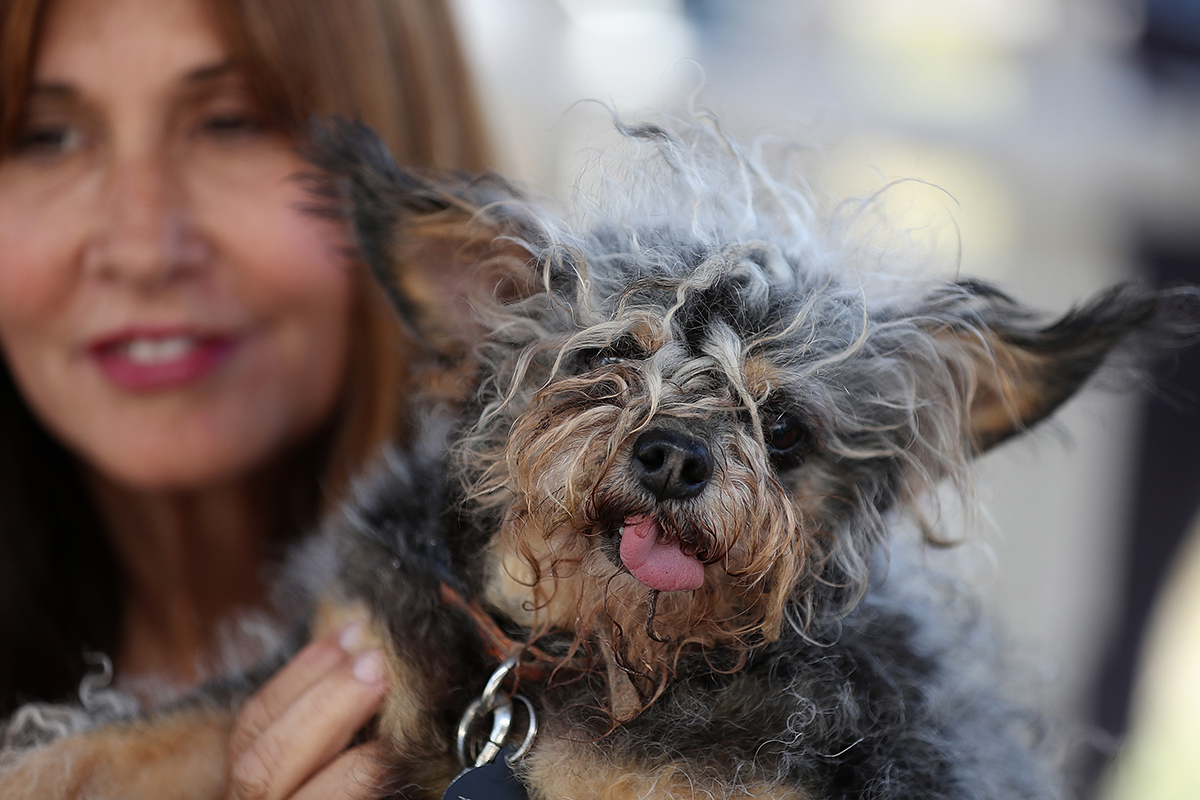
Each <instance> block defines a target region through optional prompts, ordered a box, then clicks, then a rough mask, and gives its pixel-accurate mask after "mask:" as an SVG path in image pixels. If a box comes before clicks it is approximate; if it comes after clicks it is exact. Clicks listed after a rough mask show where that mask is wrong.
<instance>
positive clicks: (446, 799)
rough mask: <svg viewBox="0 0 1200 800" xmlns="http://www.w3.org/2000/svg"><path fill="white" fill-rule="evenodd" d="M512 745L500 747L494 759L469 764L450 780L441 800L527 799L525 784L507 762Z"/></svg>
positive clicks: (511, 751)
mask: <svg viewBox="0 0 1200 800" xmlns="http://www.w3.org/2000/svg"><path fill="white" fill-rule="evenodd" d="M512 753H513V748H511V747H506V748H504V749H503V750H501V751H500V755H499V756H498V757H497V758H496V760H495V761H492V762H491V763H489V764H484V765H483V766H481V767H468V768H467V769H465V770H463V771H462V772H461V773H459V776H458V777H457V778H455V779H454V780H453V781H451V783H450V788H448V789H446V793H445V794H443V795H442V800H529V794H528V793H527V792H526V791H525V786H524V784H522V783H521V781H520V780H518V778H517V776H516V775H514V774H513V771H512V767H510V766H509V765H508V759H509V756H511V755H512Z"/></svg>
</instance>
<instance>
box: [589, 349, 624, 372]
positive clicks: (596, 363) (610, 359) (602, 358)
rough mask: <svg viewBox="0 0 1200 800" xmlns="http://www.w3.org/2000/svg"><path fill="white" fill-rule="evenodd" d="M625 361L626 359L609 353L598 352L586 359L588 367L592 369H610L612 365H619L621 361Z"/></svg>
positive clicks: (606, 351)
mask: <svg viewBox="0 0 1200 800" xmlns="http://www.w3.org/2000/svg"><path fill="white" fill-rule="evenodd" d="M626 360H628V359H626V358H624V357H622V356H619V355H617V354H616V353H613V352H611V351H608V350H600V351H599V352H597V353H596V354H595V355H593V356H592V357H591V358H590V359H588V366H589V367H591V368H592V369H599V368H600V367H611V366H612V365H614V364H620V363H621V362H622V361H626Z"/></svg>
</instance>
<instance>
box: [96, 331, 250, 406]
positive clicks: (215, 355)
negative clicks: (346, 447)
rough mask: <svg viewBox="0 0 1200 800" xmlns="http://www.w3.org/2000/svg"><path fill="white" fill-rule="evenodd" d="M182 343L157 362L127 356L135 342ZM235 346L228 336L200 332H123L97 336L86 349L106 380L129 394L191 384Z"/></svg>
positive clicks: (221, 360) (231, 337)
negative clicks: (176, 341) (182, 342)
mask: <svg viewBox="0 0 1200 800" xmlns="http://www.w3.org/2000/svg"><path fill="white" fill-rule="evenodd" d="M169 340H184V341H186V342H187V346H186V347H185V348H184V349H183V350H182V351H181V352H180V353H179V354H178V355H171V356H169V357H167V358H162V359H157V360H151V361H146V360H138V359H135V358H132V357H131V355H130V352H129V350H130V345H131V344H132V343H134V342H142V343H145V342H150V343H158V344H161V343H163V342H166V341H169ZM236 345H237V340H236V338H235V337H233V336H231V335H227V334H213V333H199V332H196V331H193V330H186V329H161V328H155V329H137V330H133V329H131V330H125V331H121V332H118V333H114V334H109V335H106V336H102V337H98V338H96V339H94V340H93V341H92V342H91V343H90V344H89V345H88V346H87V354H88V356H89V357H90V358H92V359H93V360H94V362H95V363H96V365H97V366H98V367H99V368H100V371H101V372H102V373H103V374H104V376H105V377H106V378H108V380H109V381H111V382H112V383H113V384H115V385H116V386H118V387H119V388H121V389H125V390H126V391H130V392H155V391H167V390H170V389H177V388H181V387H183V386H187V385H188V384H191V383H194V382H195V381H198V380H200V379H201V378H203V377H205V376H206V375H209V374H210V373H212V372H213V371H215V370H216V369H217V367H219V366H220V365H221V364H222V363H223V362H224V361H225V360H226V359H227V358H228V356H229V355H230V354H231V353H232V352H233V350H234V348H235V347H236Z"/></svg>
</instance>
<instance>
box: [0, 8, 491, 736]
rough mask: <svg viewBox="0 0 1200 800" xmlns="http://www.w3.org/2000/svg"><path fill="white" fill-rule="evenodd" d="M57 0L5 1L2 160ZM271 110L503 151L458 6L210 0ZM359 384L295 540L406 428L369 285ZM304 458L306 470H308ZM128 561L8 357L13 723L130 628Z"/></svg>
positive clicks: (292, 117) (459, 160) (402, 382)
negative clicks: (20, 709)
mask: <svg viewBox="0 0 1200 800" xmlns="http://www.w3.org/2000/svg"><path fill="white" fill-rule="evenodd" d="M51 2H52V0H0V158H2V157H3V154H4V153H6V152H8V151H9V149H10V148H11V146H12V145H13V143H14V142H15V140H16V137H17V136H18V135H19V132H20V127H21V125H22V123H23V119H24V114H25V109H26V104H27V101H28V95H29V88H30V81H31V77H32V72H33V65H34V63H35V59H36V57H37V45H38V41H39V36H40V27H41V24H42V21H43V19H44V17H45V15H46V11H47V8H48V6H49V5H50V3H51ZM206 2H207V3H208V4H209V7H210V9H211V12H212V15H213V20H214V23H215V25H216V27H217V30H218V31H220V33H221V34H222V36H223V37H224V39H225V42H226V44H227V46H228V47H229V49H230V52H231V54H232V56H233V58H234V59H235V60H236V61H237V62H238V63H239V64H240V65H241V66H242V68H243V71H244V74H245V75H246V78H247V80H248V82H249V83H250V87H251V90H252V91H253V92H254V93H255V95H256V97H257V99H258V101H259V102H260V103H261V105H262V107H263V109H264V110H265V111H266V112H267V113H268V114H270V115H272V116H273V118H274V119H275V121H276V123H277V124H278V125H280V126H281V127H282V128H284V129H285V130H288V131H291V132H292V133H293V134H294V135H295V136H296V137H297V138H298V139H299V138H300V137H302V136H303V131H304V130H306V128H307V126H308V124H309V121H310V119H311V118H312V117H313V115H315V114H317V115H319V114H339V115H342V116H347V117H351V118H356V119H361V120H363V121H365V122H367V123H368V124H370V125H371V126H372V127H374V128H375V129H376V130H377V131H379V133H380V134H381V135H382V137H383V138H384V140H385V141H386V142H387V143H388V144H389V146H390V147H391V148H392V152H393V153H394V154H395V155H396V158H397V160H398V161H400V162H401V163H406V164H410V165H414V166H429V167H444V168H464V169H471V170H477V169H482V168H484V167H486V166H487V165H488V164H489V161H490V154H489V151H488V148H487V144H486V136H485V135H484V129H483V124H482V120H481V117H480V114H479V111H478V108H477V106H476V103H475V98H474V95H473V92H472V88H471V85H470V81H469V79H468V74H467V69H466V66H465V64H464V62H463V58H462V54H461V52H460V51H459V48H458V43H457V38H456V35H455V28H454V21H453V19H452V16H451V13H450V11H449V9H448V8H447V3H446V2H443V0H206ZM355 302H356V303H357V305H358V307H357V308H356V309H355V313H354V314H353V317H352V319H353V320H354V322H353V326H354V329H353V331H352V337H351V338H352V342H353V349H352V353H351V359H350V369H349V377H348V380H347V383H346V387H345V390H344V394H343V398H342V403H341V406H340V408H339V411H338V414H337V415H336V418H335V419H334V420H332V421H331V422H330V424H329V425H328V426H327V427H326V429H325V430H324V431H322V433H321V435H320V436H319V437H318V441H314V442H310V443H307V444H306V445H305V446H304V447H303V448H301V450H302V451H303V452H302V454H301V456H302V457H297V458H295V459H293V467H294V469H293V471H294V472H298V473H299V474H297V475H294V476H293V477H292V478H291V479H290V481H289V485H287V486H284V487H281V492H282V494H281V495H280V498H279V504H280V505H281V506H282V507H284V508H286V509H288V520H287V521H286V523H285V524H286V527H287V528H288V529H289V530H287V531H286V532H285V537H286V535H292V536H294V535H295V534H296V533H298V532H299V531H301V530H302V529H304V528H305V527H308V526H311V525H312V524H313V523H314V522H315V519H316V516H317V515H318V514H319V513H320V512H321V511H322V510H323V509H327V508H328V507H329V505H331V504H333V503H336V502H337V499H338V498H339V496H340V495H341V494H342V493H343V491H344V490H345V488H346V486H347V484H348V482H349V480H350V479H351V478H352V477H353V475H354V474H355V473H356V472H357V471H358V470H360V469H361V468H362V467H363V466H364V465H365V464H366V463H367V462H369V461H370V460H371V459H372V458H373V457H374V455H375V454H376V452H377V450H378V448H379V447H380V446H381V445H382V444H383V443H384V442H387V441H390V440H393V439H395V438H397V437H400V436H402V435H403V431H402V427H403V424H404V420H403V418H404V414H403V409H404V398H405V395H406V390H407V383H408V373H407V364H408V360H409V358H408V357H409V356H410V355H411V353H412V350H413V346H412V345H411V343H408V342H407V341H406V339H405V337H404V335H403V333H402V331H401V329H400V326H399V325H398V324H397V323H396V321H395V319H394V317H393V316H392V313H391V311H390V309H389V308H388V306H387V304H386V302H384V301H383V300H382V298H381V296H380V295H379V293H377V292H376V290H375V287H374V286H373V285H372V284H371V282H370V281H369V280H367V279H366V278H365V277H363V278H361V279H360V281H359V291H358V294H357V298H356V301H355ZM297 465H299V466H298V467H297ZM120 575H121V573H120V567H119V565H118V564H117V562H116V560H115V558H114V556H113V554H112V552H111V550H110V548H109V546H108V544H107V541H106V539H105V536H104V535H103V531H102V527H101V525H100V523H99V520H98V519H97V517H96V514H95V513H94V511H93V510H92V508H91V504H90V502H89V499H88V496H87V493H86V492H85V490H84V489H83V487H82V482H81V480H80V479H79V476H78V470H77V468H76V466H75V462H74V459H73V458H72V457H71V456H70V455H69V454H68V453H66V452H65V451H64V450H63V448H62V447H61V445H60V444H59V443H58V442H57V441H55V440H54V438H53V437H51V436H50V435H48V434H47V433H46V432H45V430H44V429H43V428H42V427H41V426H40V425H39V424H38V422H37V421H36V419H35V418H34V416H33V415H32V414H31V413H30V412H29V409H28V407H27V406H26V405H25V403H24V401H23V400H22V398H21V396H20V394H19V392H18V390H17V389H16V387H15V385H14V384H13V381H12V380H11V376H10V375H9V374H8V371H7V368H6V367H5V366H4V364H3V363H2V361H0V716H4V715H7V714H8V713H9V712H10V711H11V710H12V709H13V708H14V707H15V706H16V705H18V704H19V703H21V702H25V701H29V700H57V699H61V698H63V697H65V696H67V695H69V694H71V693H72V692H73V691H74V690H75V689H76V687H77V686H78V683H79V680H80V678H81V677H82V676H83V674H84V672H85V671H86V664H85V662H84V660H83V652H84V650H97V651H102V652H107V653H112V652H114V650H115V649H116V645H117V642H118V640H119V637H120V603H121V600H120V594H121V591H120V585H121V577H120Z"/></svg>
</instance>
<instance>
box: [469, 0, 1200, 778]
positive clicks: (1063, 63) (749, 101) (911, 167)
mask: <svg viewBox="0 0 1200 800" xmlns="http://www.w3.org/2000/svg"><path fill="white" fill-rule="evenodd" d="M455 3H456V6H457V10H458V13H459V18H460V24H461V26H462V28H463V33H464V36H465V39H466V46H467V50H468V53H469V55H470V57H471V58H472V59H473V61H474V68H475V70H476V75H477V81H478V85H479V86H480V90H481V94H482V97H483V101H484V105H485V108H486V109H487V111H488V113H489V115H490V122H491V124H492V127H493V130H494V131H495V133H496V144H497V146H498V150H499V155H500V164H501V165H502V167H503V168H504V169H505V170H506V171H507V172H509V173H510V174H513V175H515V176H516V177H518V178H520V179H522V180H523V181H525V182H526V183H528V184H531V185H532V186H533V187H535V188H537V189H539V190H541V191H543V192H546V193H549V194H552V195H556V196H559V197H562V196H564V195H565V194H566V193H567V190H568V188H569V187H570V186H571V185H572V183H573V181H574V180H575V178H576V174H577V171H578V169H579V164H580V161H579V153H580V151H581V149H582V148H584V147H585V146H587V145H589V144H591V143H592V141H593V136H594V135H595V134H594V131H595V130H596V129H598V128H602V127H603V124H602V118H603V112H602V111H601V110H600V109H599V108H596V107H590V108H588V107H584V108H577V109H575V110H573V111H572V112H571V113H570V114H569V115H566V116H564V113H565V112H566V111H567V109H568V108H569V107H570V106H571V105H572V104H573V103H575V102H576V101H578V100H580V99H582V98H599V99H602V100H605V101H607V102H610V103H612V104H613V105H615V106H616V107H617V108H618V109H619V110H621V111H622V112H624V113H626V114H636V112H637V111H639V110H641V109H646V108H662V107H668V108H670V107H675V108H677V107H678V106H679V103H680V102H681V98H686V97H687V95H688V94H689V93H690V92H691V91H693V90H694V89H695V88H697V87H698V86H699V85H700V84H701V83H703V86H704V88H703V91H702V94H701V95H700V100H699V102H700V104H701V105H703V106H705V107H708V108H711V109H713V110H714V111H716V112H717V114H718V115H719V117H720V118H721V120H722V122H723V124H724V126H725V127H726V128H727V129H728V130H730V131H732V132H733V133H734V134H735V135H737V136H738V137H741V138H746V137H751V136H755V135H760V134H773V135H780V136H783V137H787V138H791V139H796V140H798V141H801V142H802V143H803V144H805V145H807V146H809V147H812V148H813V149H814V151H816V152H818V153H819V158H818V159H817V163H818V164H819V171H820V172H821V175H820V176H818V177H819V178H820V180H821V182H822V183H823V184H824V185H825V188H827V189H829V190H830V191H832V192H833V193H835V194H837V195H839V196H846V197H853V196H867V195H871V194H873V193H875V192H878V191H880V190H881V189H884V188H885V187H888V186H890V187H891V188H889V189H887V191H885V192H884V193H883V194H882V195H881V203H882V204H883V207H884V211H885V214H886V217H887V219H888V220H889V222H890V223H892V224H894V225H896V226H898V227H899V228H903V229H904V230H905V231H906V233H907V235H908V236H910V237H911V238H912V239H913V240H915V241H916V242H918V244H920V245H921V246H922V247H924V248H926V249H927V251H928V252H929V253H930V255H931V260H932V261H934V262H936V263H938V264H940V265H941V267H942V268H943V269H949V270H953V269H955V268H957V269H959V270H960V271H961V272H962V273H963V274H965V275H973V276H979V277H984V278H988V279H992V280H996V281H999V282H1001V283H1003V284H1004V285H1005V286H1006V287H1007V288H1008V289H1009V290H1011V291H1012V292H1013V293H1014V294H1015V295H1016V296H1017V297H1018V298H1020V299H1022V300H1024V301H1027V302H1029V303H1032V304H1034V305H1037V306H1040V307H1043V308H1047V309H1051V310H1057V311H1061V310H1064V309H1066V308H1067V307H1068V306H1070V305H1071V304H1072V303H1073V302H1076V301H1078V300H1080V299H1082V298H1083V297H1085V296H1086V295H1088V294H1090V293H1091V292H1094V291H1096V290H1098V289H1100V288H1101V287H1104V286H1106V285H1108V284H1110V283H1112V282H1114V281H1118V280H1122V279H1129V278H1137V279H1142V280H1146V281H1151V282H1157V283H1165V284H1175V283H1179V282H1181V281H1189V280H1198V279H1200V2H1197V0H1145V1H1144V2H1136V0H455ZM589 116H590V118H591V119H592V121H593V122H599V123H600V124H597V125H591V124H588V120H589ZM909 178H915V179H918V180H916V181H903V182H901V183H898V184H897V183H895V181H897V180H899V179H909ZM1157 372H1158V376H1157V380H1156V388H1155V389H1154V390H1153V391H1152V392H1150V393H1148V394H1147V395H1146V396H1139V395H1137V393H1125V394H1103V393H1093V394H1090V395H1088V396H1086V397H1084V398H1081V399H1078V400H1076V401H1074V402H1073V403H1072V404H1071V405H1070V406H1069V407H1068V408H1067V409H1066V410H1065V412H1064V413H1062V414H1061V415H1060V417H1059V421H1058V422H1057V423H1056V424H1054V425H1052V426H1048V427H1044V428H1042V429H1039V430H1038V431H1037V432H1036V434H1035V435H1034V436H1032V437H1028V438H1026V439H1024V440H1022V441H1020V442H1017V443H1014V444H1011V445H1007V446H1005V447H1002V448H1001V449H1000V450H999V451H998V452H995V453H992V454H990V455H988V456H987V457H986V458H985V459H983V460H982V462H981V464H980V467H979V484H980V486H981V495H980V504H981V510H980V512H979V513H978V514H976V515H975V517H974V518H973V522H972V528H973V531H972V533H971V536H970V540H969V542H968V543H967V545H966V546H965V547H964V548H962V555H961V556H960V561H961V563H962V564H964V565H966V566H965V568H966V569H967V570H968V571H969V573H970V575H971V578H972V580H973V582H974V583H975V584H976V585H977V586H978V587H979V591H980V592H981V593H982V595H983V596H984V598H985V602H986V603H987V604H988V605H989V606H991V607H992V608H993V609H994V610H995V611H996V612H997V613H998V614H999V615H1000V616H1001V617H1002V618H1003V620H1004V622H1005V625H1006V627H1007V630H1008V633H1009V634H1010V636H1011V637H1012V638H1013V640H1014V642H1015V643H1016V645H1017V647H1018V648H1019V649H1020V650H1021V651H1022V652H1024V653H1028V654H1029V657H1028V659H1027V660H1028V661H1030V662H1031V663H1032V664H1033V665H1034V668H1035V669H1036V670H1037V671H1038V672H1039V673H1040V675H1041V677H1042V678H1043V679H1045V680H1046V681H1047V683H1048V686H1049V687H1050V692H1051V693H1050V696H1049V699H1048V701H1047V702H1048V704H1049V705H1050V706H1051V707H1052V708H1053V709H1054V710H1055V711H1056V712H1057V713H1059V714H1062V715H1065V716H1066V717H1067V718H1068V719H1070V720H1073V721H1075V722H1076V723H1083V724H1081V725H1079V726H1078V728H1077V730H1078V731H1080V736H1081V737H1082V738H1084V739H1085V740H1086V742H1085V746H1084V747H1081V748H1077V749H1079V750H1080V751H1082V752H1093V753H1096V754H1099V755H1100V756H1103V755H1104V754H1107V753H1111V752H1113V750H1114V748H1115V747H1116V744H1117V742H1118V741H1119V737H1120V736H1122V735H1123V734H1124V733H1125V731H1126V729H1127V727H1128V725H1129V712H1128V709H1129V698H1130V694H1131V686H1132V684H1133V675H1134V672H1135V669H1136V668H1137V663H1138V653H1139V648H1140V646H1141V640H1142V636H1143V631H1144V629H1145V624H1146V620H1147V615H1148V614H1149V611H1150V608H1151V605H1152V603H1153V601H1154V598H1155V597H1156V596H1157V594H1158V592H1159V588H1160V585H1161V583H1162V582H1163V578H1164V575H1165V574H1167V572H1168V570H1169V565H1170V563H1171V560H1172V557H1173V555H1174V553H1175V552H1176V550H1177V547H1178V542H1179V541H1180V540H1181V538H1182V537H1183V536H1184V534H1185V531H1186V530H1187V529H1188V527H1189V522H1190V520H1191V518H1192V517H1193V515H1194V513H1195V511H1196V505H1197V501H1198V499H1200V430H1198V423H1197V413H1196V409H1197V394H1198V393H1200V386H1198V385H1197V384H1198V380H1200V363H1197V362H1196V360H1195V357H1194V356H1192V357H1190V358H1189V356H1188V355H1186V354H1185V355H1184V356H1182V357H1177V358H1174V359H1168V360H1167V362H1165V363H1164V364H1163V365H1161V366H1160V368H1159V369H1158V370H1157ZM1195 679H1196V680H1195V683H1197V684H1200V667H1197V671H1196V672H1195ZM1193 719H1195V718H1193ZM1193 725H1194V726H1195V725H1200V723H1193ZM1101 760H1102V759H1101V758H1100V757H1097V758H1095V759H1092V760H1091V761H1088V763H1083V764H1081V767H1080V768H1081V769H1082V770H1083V771H1084V772H1085V773H1088V774H1095V772H1096V771H1097V765H1098V764H1099V763H1101ZM1085 761H1087V759H1085ZM1193 788H1195V789H1196V791H1195V793H1194V794H1193V795H1191V796H1200V786H1195V787H1193Z"/></svg>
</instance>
